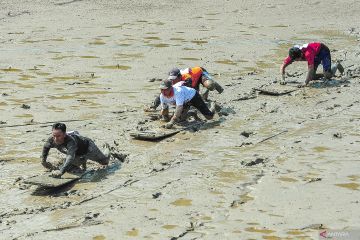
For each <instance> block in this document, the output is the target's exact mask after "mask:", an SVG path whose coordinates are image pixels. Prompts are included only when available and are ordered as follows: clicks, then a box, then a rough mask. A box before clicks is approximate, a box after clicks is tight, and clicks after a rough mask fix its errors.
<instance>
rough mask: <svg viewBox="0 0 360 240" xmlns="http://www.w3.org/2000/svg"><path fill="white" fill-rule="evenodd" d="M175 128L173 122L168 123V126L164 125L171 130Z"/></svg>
mask: <svg viewBox="0 0 360 240" xmlns="http://www.w3.org/2000/svg"><path fill="white" fill-rule="evenodd" d="M173 126H174V124H173V123H172V122H168V123H167V124H165V125H164V128H166V129H170V128H172V127H173Z"/></svg>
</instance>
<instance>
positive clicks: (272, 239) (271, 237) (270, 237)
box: [263, 236, 281, 240]
mask: <svg viewBox="0 0 360 240" xmlns="http://www.w3.org/2000/svg"><path fill="white" fill-rule="evenodd" d="M263 239H268V240H281V238H280V237H277V236H263Z"/></svg>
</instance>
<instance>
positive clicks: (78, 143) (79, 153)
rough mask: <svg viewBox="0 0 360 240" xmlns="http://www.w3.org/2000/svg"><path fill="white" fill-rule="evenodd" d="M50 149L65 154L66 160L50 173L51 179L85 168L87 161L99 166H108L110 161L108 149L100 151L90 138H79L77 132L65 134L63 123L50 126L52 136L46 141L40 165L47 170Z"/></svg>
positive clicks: (49, 166) (49, 167) (49, 165)
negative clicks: (71, 170) (72, 169)
mask: <svg viewBox="0 0 360 240" xmlns="http://www.w3.org/2000/svg"><path fill="white" fill-rule="evenodd" d="M51 148H56V149H57V150H58V151H60V152H62V153H64V154H66V159H65V162H64V164H63V165H62V167H60V169H59V170H54V171H52V173H51V175H52V176H53V177H61V176H62V175H63V174H64V173H65V172H66V171H69V170H70V169H71V168H74V167H75V168H76V167H77V168H79V167H80V166H86V165H85V164H86V161H87V160H92V161H95V162H97V163H99V164H101V165H108V164H109V159H110V152H109V149H106V153H103V152H101V151H100V149H99V148H98V147H97V146H96V145H95V143H94V141H93V140H91V139H90V138H87V137H83V136H80V135H79V134H78V133H77V132H69V133H67V132H66V125H65V124H64V123H55V124H54V125H53V126H52V136H51V137H50V138H49V139H48V140H47V141H46V143H45V144H44V147H43V151H42V155H41V164H42V165H43V166H44V167H45V168H48V169H51V168H52V166H51V164H50V163H49V162H47V161H46V159H47V157H48V154H49V151H50V149H51Z"/></svg>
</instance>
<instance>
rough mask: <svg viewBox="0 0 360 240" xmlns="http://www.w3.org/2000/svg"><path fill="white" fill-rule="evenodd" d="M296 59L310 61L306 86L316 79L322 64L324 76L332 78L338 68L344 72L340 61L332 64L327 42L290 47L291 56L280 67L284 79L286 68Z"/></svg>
mask: <svg viewBox="0 0 360 240" xmlns="http://www.w3.org/2000/svg"><path fill="white" fill-rule="evenodd" d="M294 61H307V62H308V74H307V77H306V80H305V86H306V85H308V84H309V82H310V81H311V80H314V79H315V74H316V70H317V68H318V66H319V65H320V64H321V65H322V66H323V72H324V77H325V78H327V79H330V78H332V77H333V76H334V75H335V73H336V71H337V70H339V71H340V73H341V74H343V72H344V68H343V67H342V66H341V64H340V63H339V62H338V63H336V64H334V65H333V66H331V54H330V50H329V48H328V47H327V46H326V45H325V44H323V43H319V42H313V43H308V44H304V45H303V46H294V47H292V48H290V49H289V56H288V57H287V58H285V59H284V62H283V64H282V65H281V67H280V73H281V75H282V80H283V81H284V80H285V68H286V67H287V66H288V65H290V64H291V63H293V62H294Z"/></svg>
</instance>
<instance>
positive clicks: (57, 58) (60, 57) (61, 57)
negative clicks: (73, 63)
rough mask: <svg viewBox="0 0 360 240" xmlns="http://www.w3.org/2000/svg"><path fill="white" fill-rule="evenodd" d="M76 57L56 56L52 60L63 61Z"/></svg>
mask: <svg viewBox="0 0 360 240" xmlns="http://www.w3.org/2000/svg"><path fill="white" fill-rule="evenodd" d="M74 57H76V56H74V55H65V56H56V57H53V58H51V59H52V60H62V59H66V58H74Z"/></svg>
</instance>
